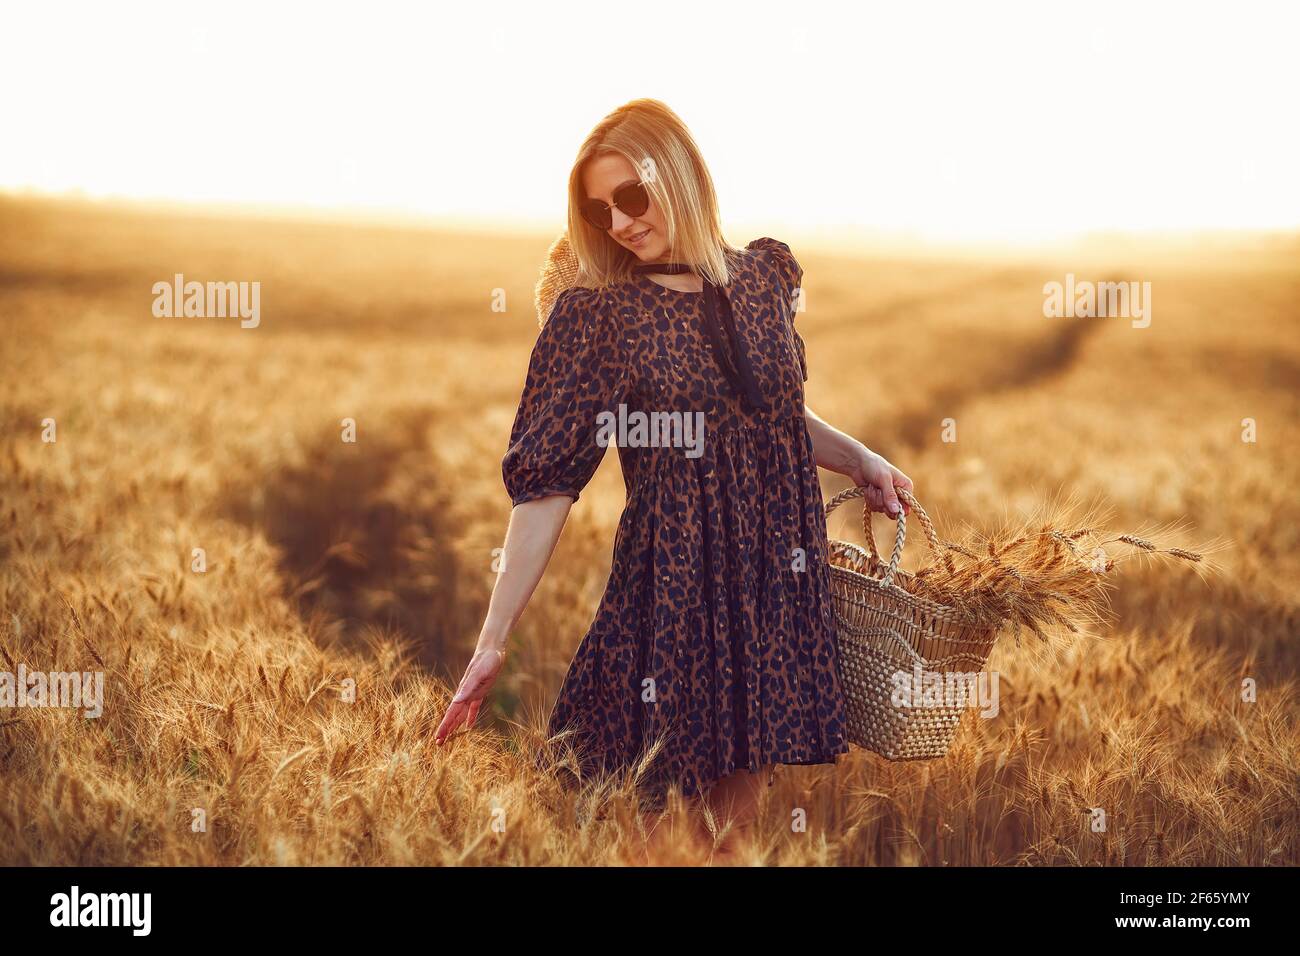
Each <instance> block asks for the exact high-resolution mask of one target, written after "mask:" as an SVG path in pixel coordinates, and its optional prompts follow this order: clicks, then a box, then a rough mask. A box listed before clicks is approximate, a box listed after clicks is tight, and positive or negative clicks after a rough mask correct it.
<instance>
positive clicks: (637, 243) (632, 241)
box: [623, 228, 654, 249]
mask: <svg viewBox="0 0 1300 956" xmlns="http://www.w3.org/2000/svg"><path fill="white" fill-rule="evenodd" d="M653 231H654V230H653V229H650V228H646V229H642V230H641V231H640V232H634V233H632V234H631V235H630V236H628V237H627V238H626V239H624V240H623V242H624V244H626V245H629V246H631V247H632V248H633V249H639V248H641V246H642V245H644V244H645V241H646V239H647V238H648V237H649V235H650V233H652V232H653Z"/></svg>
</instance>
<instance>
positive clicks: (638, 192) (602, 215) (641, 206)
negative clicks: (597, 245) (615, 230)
mask: <svg viewBox="0 0 1300 956" xmlns="http://www.w3.org/2000/svg"><path fill="white" fill-rule="evenodd" d="M612 198H613V200H614V203H613V205H614V206H617V207H618V208H619V209H621V210H622V211H623V213H624V215H627V216H631V217H632V218H633V219H635V218H636V217H637V216H640V215H641V214H642V213H644V212H645V211H646V210H647V209H649V208H650V193H649V192H647V191H646V188H645V183H626V184H624V185H622V186H619V187H618V188H617V189H615V190H614V195H613V197H612ZM612 208H613V206H611V205H610V204H609V203H606V202H603V201H602V200H599V199H585V200H583V202H582V205H581V206H579V207H578V211H579V212H581V213H582V218H583V219H585V220H587V222H589V223H591V224H592V225H593V226H595V227H596V228H597V229H600V230H602V231H603V230H606V229H608V228H609V227H610V226H612V225H614V217H613V215H611V213H610V210H611V209H612Z"/></svg>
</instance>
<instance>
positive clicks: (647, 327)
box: [437, 99, 912, 835]
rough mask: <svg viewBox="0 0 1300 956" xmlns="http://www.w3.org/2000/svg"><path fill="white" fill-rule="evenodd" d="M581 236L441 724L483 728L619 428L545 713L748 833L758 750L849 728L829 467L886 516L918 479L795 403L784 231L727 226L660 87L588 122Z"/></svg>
mask: <svg viewBox="0 0 1300 956" xmlns="http://www.w3.org/2000/svg"><path fill="white" fill-rule="evenodd" d="M567 235H568V239H569V242H570V244H571V248H572V251H573V252H574V253H575V254H576V257H577V260H578V263H579V268H580V274H579V284H577V285H574V286H572V287H570V288H567V289H565V290H563V291H562V292H561V293H560V294H559V295H558V297H557V298H556V300H555V302H554V305H553V307H552V308H551V310H550V312H549V316H548V317H547V318H546V321H545V324H544V325H543V327H542V330H541V332H540V334H539V336H538V339H537V342H536V345H535V346H534V349H533V353H532V358H531V361H530V363H529V367H528V374H527V378H526V381H525V383H524V388H523V395H522V397H521V400H520V403H519V408H518V412H517V414H516V417H515V421H514V427H513V429H512V431H511V434H510V442H509V447H508V450H507V451H506V454H505V457H504V460H503V462H502V472H503V477H504V481H505V486H506V490H507V491H508V493H509V496H510V500H511V502H512V503H513V505H514V509H513V511H512V512H511V516H510V523H509V527H508V530H507V533H506V540H505V548H504V550H505V555H504V557H505V560H504V565H505V570H504V571H503V572H502V573H501V574H499V575H498V577H497V581H496V584H495V587H494V590H493V593H492V599H491V602H490V605H489V608H488V612H487V616H486V619H485V620H484V623H483V627H482V631H481V633H480V635H479V639H478V647H477V650H476V653H475V654H474V657H473V659H472V660H471V661H470V663H469V666H468V668H467V670H466V672H465V676H464V678H463V679H462V680H461V683H460V686H459V688H458V690H457V692H456V695H455V697H454V698H453V702H452V704H451V705H450V707H449V709H448V711H447V714H446V716H445V717H444V719H443V721H442V724H441V725H440V726H439V728H438V731H437V741H438V743H439V744H441V743H442V742H443V741H444V740H445V739H446V738H447V736H448V734H450V733H451V732H453V731H454V730H455V729H456V728H457V727H458V726H460V725H461V724H463V723H464V724H466V725H467V726H472V724H473V722H474V719H475V717H476V716H477V714H478V710H479V708H480V706H481V705H482V702H483V700H484V698H485V697H486V695H487V694H488V691H489V689H490V688H491V687H492V684H493V682H494V680H495V679H496V676H497V674H498V672H499V671H500V669H501V666H502V662H503V660H504V658H505V652H506V646H507V639H508V636H509V634H510V632H511V629H512V628H513V627H514V625H515V622H516V621H517V620H518V619H519V616H520V615H521V614H522V613H523V610H524V607H525V605H526V604H527V602H528V600H529V598H530V596H531V595H532V593H533V590H534V588H535V587H536V585H537V583H538V581H539V580H540V579H541V576H542V574H543V572H544V570H545V569H546V566H547V564H548V562H549V560H550V557H551V553H552V551H553V549H554V547H555V544H556V541H557V540H558V538H559V535H560V531H561V529H562V528H563V526H564V522H565V519H566V517H567V515H568V513H569V508H570V507H571V506H572V505H573V503H574V502H575V501H577V500H578V497H579V494H580V493H581V491H582V489H583V488H584V486H585V485H586V484H587V482H588V481H589V480H590V479H591V477H592V475H593V474H594V472H595V470H596V467H597V465H599V463H600V461H601V458H602V457H603V455H604V452H605V448H606V445H607V444H609V443H614V444H616V446H617V448H618V455H619V460H620V463H621V465H622V469H623V475H624V479H625V483H626V488H627V502H626V506H625V508H624V511H623V514H622V518H621V520H620V522H619V526H618V532H617V539H616V543H615V550H614V557H613V567H612V570H611V573H610V577H609V582H608V585H607V587H606V590H605V593H604V596H603V598H602V599H601V602H600V606H599V609H598V610H597V612H596V616H595V619H594V621H593V622H592V624H591V627H590V629H589V630H588V632H587V634H586V635H585V636H584V638H583V639H582V642H581V643H580V645H579V646H578V649H577V651H576V653H575V655H574V658H573V661H572V663H571V664H570V666H569V670H568V673H567V675H566V677H565V679H564V682H563V685H562V687H561V688H560V692H559V696H558V698H557V699H556V702H555V706H554V709H553V711H552V713H551V716H550V721H549V728H548V729H549V732H550V733H551V734H552V735H554V734H559V733H561V732H562V731H570V732H571V734H570V735H569V736H570V737H571V739H572V741H573V743H574V745H575V747H576V748H577V749H578V751H579V753H580V754H581V755H582V769H583V770H584V771H585V774H584V776H589V775H593V774H599V773H609V772H617V771H624V770H627V769H629V768H632V767H635V766H636V765H637V764H638V763H639V762H640V761H641V758H642V757H643V756H645V754H646V751H647V749H648V748H649V747H650V746H651V745H652V744H653V743H655V742H656V741H658V742H659V743H660V745H661V747H662V749H661V750H660V751H659V752H658V753H657V755H656V756H655V757H654V759H653V760H652V761H651V762H650V766H649V770H648V772H646V773H645V774H644V776H643V778H642V783H641V784H640V786H641V787H642V788H643V790H644V793H645V795H646V798H647V801H648V802H647V804H646V805H647V806H650V807H651V808H654V807H656V806H662V798H663V796H664V794H665V793H666V791H667V789H668V788H669V787H670V786H678V787H680V788H681V790H682V792H683V793H684V794H685V795H686V796H687V797H688V798H696V799H697V801H698V800H701V799H702V800H704V801H706V802H707V803H708V804H709V805H710V806H711V808H712V809H713V810H714V811H715V813H720V814H722V815H723V816H724V818H728V819H730V820H731V821H732V823H733V825H734V828H735V829H739V830H741V831H743V828H744V826H745V825H746V824H747V823H748V822H750V820H751V819H752V817H753V816H754V814H755V812H756V809H757V803H758V797H759V796H760V793H761V790H760V789H759V787H760V784H761V781H762V779H763V775H764V772H765V771H768V770H769V769H770V768H773V767H774V765H776V764H818V763H833V762H835V759H836V757H837V756H838V755H839V754H842V753H844V752H846V751H847V749H848V745H847V742H846V740H845V722H844V721H845V718H844V702H843V694H842V690H841V687H840V681H839V676H838V672H837V662H836V656H835V644H834V637H833V618H832V612H831V605H830V593H829V575H828V571H827V563H826V560H827V558H826V525H825V515H824V513H823V510H822V507H823V504H822V496H821V488H820V484H819V481H818V473H817V468H818V466H820V467H822V468H826V469H828V470H831V471H835V472H838V473H840V474H843V475H846V476H848V477H849V478H850V479H852V481H854V482H855V483H856V484H857V485H859V486H864V487H868V488H869V489H871V491H870V492H869V494H870V497H871V504H872V506H873V508H874V509H875V510H878V511H883V512H885V513H887V514H890V515H895V514H897V512H898V509H900V508H902V509H903V510H904V511H906V507H905V506H904V505H903V504H902V503H901V502H900V501H899V499H898V497H897V496H896V494H895V491H894V488H895V486H896V485H897V486H901V487H903V488H906V489H908V490H909V491H910V490H912V483H911V481H910V480H909V479H908V477H907V476H906V475H904V474H903V473H902V472H901V471H899V470H898V469H897V468H895V467H894V466H893V465H891V464H890V463H889V462H887V461H886V460H885V459H884V458H882V457H881V456H880V455H878V454H876V453H875V452H873V451H871V450H870V449H868V448H867V447H866V446H865V445H864V444H862V443H861V442H859V441H857V440H855V439H853V438H851V437H850V436H848V435H846V434H844V433H843V432H841V431H839V430H837V429H835V428H833V427H831V426H830V425H829V424H827V423H826V422H824V421H822V420H821V419H820V418H818V417H817V416H816V415H815V414H814V413H813V412H812V410H811V409H809V408H808V407H807V406H806V405H805V404H804V382H805V381H806V380H807V377H808V371H807V365H806V358H805V353H804V343H803V340H802V338H801V337H800V335H799V333H798V332H797V331H796V329H795V325H794V322H795V314H796V311H797V309H798V302H799V298H800V283H801V281H802V276H803V270H802V269H801V268H800V266H799V263H798V262H797V261H796V260H795V257H794V256H793V255H792V254H791V251H790V248H789V247H788V246H787V245H786V244H785V243H783V242H778V241H777V240H774V239H770V238H761V239H755V240H754V241H752V242H750V243H749V244H748V245H747V246H746V247H745V248H744V249H737V248H734V247H732V246H730V245H729V244H728V243H727V242H726V241H725V240H724V239H723V237H722V232H721V229H720V225H719V215H718V206H717V200H716V197H715V194H714V188H713V181H712V178H711V177H710V175H709V171H708V168H707V167H706V166H705V164H704V160H703V158H702V157H701V155H700V151H699V149H698V147H697V146H696V144H695V141H694V139H693V137H692V136H691V134H690V132H689V131H688V130H687V128H686V127H685V125H684V124H683V123H682V122H681V120H680V119H679V118H678V117H677V115H676V114H674V113H673V112H672V110H670V109H669V108H668V107H667V106H665V105H664V104H663V103H660V102H658V101H656V100H646V99H642V100H635V101H633V102H631V103H628V104H627V105H625V106H622V107H620V108H619V109H617V110H615V111H614V112H613V113H611V114H610V115H609V116H607V117H606V118H605V119H604V120H602V121H601V122H600V124H599V125H597V126H596V128H595V129H594V130H592V132H591V134H590V135H589V136H588V137H587V140H586V142H585V143H583V146H582V148H581V150H580V151H579V154H578V157H577V160H576V162H575V163H574V166H573V170H572V173H571V175H570V177H569V211H568V231H567ZM637 413H643V415H644V417H641V419H640V420H641V421H642V422H643V423H644V422H645V421H647V420H651V421H657V422H659V423H660V424H661V426H662V428H661V429H660V431H659V439H660V440H658V441H655V440H652V436H653V434H654V430H646V429H644V428H637V427H635V424H634V423H635V422H636V421H637V419H638V417H639V416H638V414H637ZM615 422H619V423H621V424H619V425H617V426H614V425H613V423H615ZM629 423H633V424H632V425H629ZM701 431H702V435H703V438H702V441H701V440H699V437H700V433H701ZM665 435H667V436H670V438H676V439H677V440H676V441H673V440H668V441H665V440H663V438H664V436H665ZM611 438H613V439H619V440H617V441H613V442H611V441H610V440H608V439H611ZM768 781H769V783H770V775H769V777H768ZM695 805H696V806H697V807H698V806H699V803H698V802H696V803H695ZM702 819H703V816H702V815H701V816H700V817H699V818H698V822H699V826H700V829H701V833H702V835H703V833H704V826H703V822H702Z"/></svg>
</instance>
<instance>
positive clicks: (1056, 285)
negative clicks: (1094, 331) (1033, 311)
mask: <svg viewBox="0 0 1300 956" xmlns="http://www.w3.org/2000/svg"><path fill="white" fill-rule="evenodd" d="M1043 315H1045V316H1047V317H1048V318H1049V319H1059V318H1062V317H1065V318H1070V319H1073V318H1076V317H1078V318H1103V319H1104V318H1112V317H1114V318H1124V319H1132V320H1133V323H1132V324H1133V328H1135V329H1145V328H1146V327H1147V326H1148V325H1150V324H1151V283H1150V282H1142V283H1138V282H1090V281H1087V280H1084V281H1081V282H1076V281H1075V279H1074V273H1073V272H1067V273H1066V274H1065V283H1064V284H1062V283H1060V282H1057V281H1055V280H1053V281H1051V282H1049V283H1047V284H1046V285H1044V286H1043Z"/></svg>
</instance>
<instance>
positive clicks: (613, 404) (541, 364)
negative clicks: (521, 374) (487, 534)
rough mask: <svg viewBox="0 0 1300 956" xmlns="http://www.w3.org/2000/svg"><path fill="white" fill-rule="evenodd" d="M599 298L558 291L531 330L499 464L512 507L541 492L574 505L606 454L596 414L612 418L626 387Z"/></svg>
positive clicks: (619, 343)
mask: <svg viewBox="0 0 1300 956" xmlns="http://www.w3.org/2000/svg"><path fill="white" fill-rule="evenodd" d="M605 298H606V297H605V295H604V293H602V292H601V291H600V290H596V289H587V288H582V287H573V288H569V289H566V290H564V291H563V292H561V293H560V294H559V296H557V297H556V300H555V304H554V305H553V306H552V307H551V312H550V316H549V317H548V318H547V320H546V324H545V325H544V326H542V329H541V331H540V332H539V333H538V336H537V341H536V343H535V344H534V346H533V353H532V357H531V358H530V359H529V362H528V375H527V378H526V379H525V381H524V388H523V394H522V396H521V397H520V399H519V408H518V411H517V412H516V413H515V421H514V426H513V427H512V428H511V430H510V444H509V447H508V448H507V450H506V453H505V457H504V458H502V460H501V475H502V478H503V479H504V481H505V486H506V493H507V494H508V495H509V496H510V501H511V503H512V504H516V505H518V504H522V503H523V502H525V501H531V500H533V499H534V498H543V497H546V496H548V495H568V496H569V497H571V498H573V500H574V501H577V500H578V496H579V494H580V493H581V491H582V489H583V488H584V487H585V486H586V485H587V483H588V482H589V481H590V480H591V478H592V475H594V474H595V473H596V468H597V466H598V465H599V464H600V462H601V459H602V458H603V457H604V455H605V446H604V445H602V444H600V443H599V442H598V441H597V433H598V432H599V431H600V422H599V421H598V419H597V416H598V415H599V414H600V413H601V412H602V411H610V412H615V413H616V412H617V408H618V404H619V403H620V402H621V401H623V400H624V398H625V396H626V392H627V388H628V364H627V362H626V361H625V355H624V350H625V348H626V346H625V344H624V342H623V340H622V336H621V334H620V332H619V327H620V325H619V321H618V317H617V316H616V315H615V314H613V312H612V310H610V309H608V308H606V307H605Z"/></svg>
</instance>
